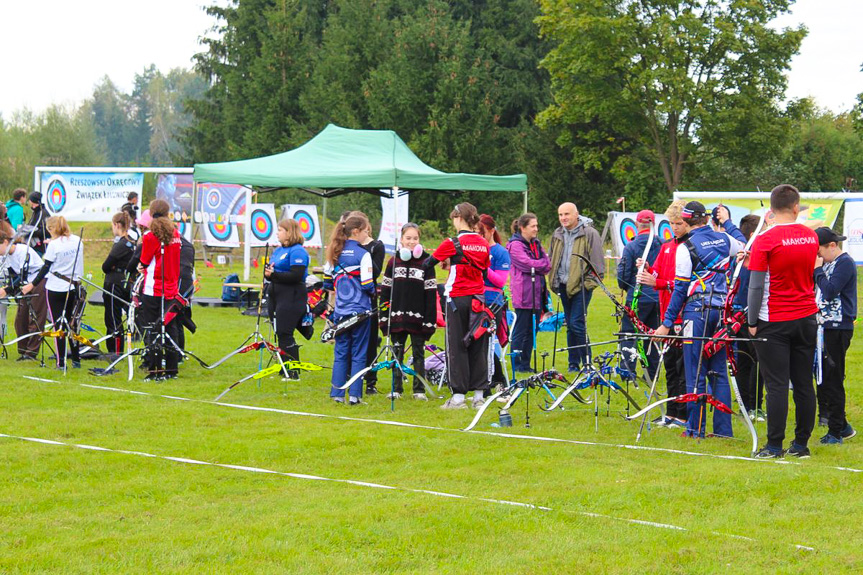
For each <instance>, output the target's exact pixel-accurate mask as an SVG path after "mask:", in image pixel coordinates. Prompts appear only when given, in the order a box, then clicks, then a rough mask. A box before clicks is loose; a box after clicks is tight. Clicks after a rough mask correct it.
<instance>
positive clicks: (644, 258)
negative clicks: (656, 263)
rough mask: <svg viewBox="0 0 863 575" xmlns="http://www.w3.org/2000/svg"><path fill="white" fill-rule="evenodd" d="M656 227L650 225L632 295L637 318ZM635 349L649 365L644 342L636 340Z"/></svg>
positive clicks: (644, 362)
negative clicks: (643, 278)
mask: <svg viewBox="0 0 863 575" xmlns="http://www.w3.org/2000/svg"><path fill="white" fill-rule="evenodd" d="M653 228H654V225H653V223H651V224H650V235H649V236H648V238H647V243H646V244H645V245H644V251H643V252H642V253H641V265H640V266H638V273H637V274H636V276H635V290H634V291H633V293H632V315H634V316H635V317H636V318H637V317H638V300H639V299H641V289H642V287H641V286H642V284H641V280H640V279H639V277H640V276H641V272H643V271H644V266H645V265H646V264H647V257H648V255H650V248H651V247H653V234H654V229H653ZM635 349H636V350H637V351H638V355H639V356H640V357H641V360H642V363H643V364H644V365H647V363H648V361H647V353H646V352H645V350H644V342H643V341H641V340H636V342H635Z"/></svg>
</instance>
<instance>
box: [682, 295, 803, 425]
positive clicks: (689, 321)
mask: <svg viewBox="0 0 863 575" xmlns="http://www.w3.org/2000/svg"><path fill="white" fill-rule="evenodd" d="M719 317H720V312H719V310H718V309H710V310H707V311H706V312H704V313H702V311H701V309H700V307H695V308H689V307H687V308H684V310H683V332H684V335H691V336H694V337H702V335H704V336H706V337H710V336H712V335H713V334H714V332H716V331H717V329H718V328H719ZM705 323H706V324H707V326H706V328H707V329H705ZM704 343H705V342H704V341H703V340H692V341H688V340H683V364H684V366H685V369H686V392H687V393H705V392H706V393H711V394H713V397H715V398H716V399H718V400H719V401H721V402H722V403H724V404H725V405H727V406H728V407H731V387H729V385H728V355H727V352H726V350H725V346H723V347H722V349H721V350H720V351H718V352H716V354H715V355H714V356H713V357H711V358H706V357H702V355H701V352H702V349H703V348H704ZM699 367H700V369H699ZM696 371H697V372H698V373H696ZM708 374H710V376H711V377H710V378H709V380H708V377H707V376H708ZM786 397H787V391H786ZM686 413H687V416H688V417H687V421H686V433H687V434H689V435H690V436H692V437H696V436H698V437H704V435H705V429H706V428H707V406H706V405H704V404H701V405H699V404H698V403H687V404H686ZM713 433H715V434H716V435H719V436H722V437H732V436H733V435H734V433H733V431H732V429H731V414H728V413H722V412H721V411H719V410H718V409H714V410H713Z"/></svg>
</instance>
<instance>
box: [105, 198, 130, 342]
mask: <svg viewBox="0 0 863 575" xmlns="http://www.w3.org/2000/svg"><path fill="white" fill-rule="evenodd" d="M130 227H131V221H130V219H129V214H127V213H126V212H117V213H116V214H114V217H112V218H111V231H112V232H114V245H113V246H111V252H110V253H109V254H108V257H107V258H105V261H104V262H102V272H103V273H104V274H105V282H104V284H103V288H104V290H105V292H107V293H108V294H110V295H106V296H105V333H108V334H111V335H112V337H109V338H108V339H107V340H105V347H107V348H108V353H109V354H121V353H123V347H124V343H125V340H124V338H123V311H124V310H126V307H127V306H126V304H124V303H123V302H122V301H120V300H124V301H131V300H130V295H129V294H130V290H129V276H128V273H127V271H126V269H127V268H128V267H129V262H130V261H131V260H132V257H133V256H134V253H135V242H134V241H133V240H132V239H131V238H130V237H129V228H130ZM111 296H116V297H111ZM118 298H119V299H118Z"/></svg>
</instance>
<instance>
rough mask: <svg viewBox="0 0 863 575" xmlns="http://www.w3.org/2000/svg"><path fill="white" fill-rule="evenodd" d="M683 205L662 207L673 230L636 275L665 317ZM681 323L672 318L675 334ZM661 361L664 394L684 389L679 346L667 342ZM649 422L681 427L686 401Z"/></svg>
mask: <svg viewBox="0 0 863 575" xmlns="http://www.w3.org/2000/svg"><path fill="white" fill-rule="evenodd" d="M684 206H686V201H685V200H675V201H674V202H672V204H671V205H670V206H668V209H667V210H665V217H667V218H668V223H669V224H671V231H673V232H674V237H673V238H672V239H670V240H668V241H667V242H665V243H663V244H662V246H661V247H660V249H659V255H658V256H656V261H655V262H653V266H652V267H651V266H650V264H646V265H645V266H644V271H643V272H641V274H640V275H639V276H638V281H639V282H640V283H642V284H644V285H648V286H653V288H654V289H655V290H656V293H657V294H658V295H659V317H665V310H667V309H668V304H669V303H670V302H671V292H673V291H674V271H675V257H676V254H677V246H679V245H680V238H682V237H683V236H684V235H685V234H686V229H685V228H684V226H683V218H682V217H681V212H682V211H683V208H684ZM640 260H641V258H639V261H637V262H636V265H639V264H640V263H641V262H640ZM682 325H683V320H682V319H681V318H680V317H679V316H678V318H677V320H676V321H675V322H674V334H675V335H680V334H681V327H682ZM662 364H663V365H664V366H665V381H666V385H667V388H668V397H674V396H676V395H683V394H684V393H686V374H685V372H684V371H683V348H680V347H677V346H674V345H672V346H669V348H668V350H667V351H666V352H665V357H664V358H663V360H662ZM653 424H654V425H668V426H673V427H684V426H685V425H686V404H685V403H677V402H674V401H672V402H670V403H668V404H666V411H665V417H664V419H663V416H661V415H660V416H659V417H658V418H657V419H655V420H654V421H653Z"/></svg>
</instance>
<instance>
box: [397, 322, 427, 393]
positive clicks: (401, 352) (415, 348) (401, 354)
mask: <svg viewBox="0 0 863 575" xmlns="http://www.w3.org/2000/svg"><path fill="white" fill-rule="evenodd" d="M390 338H391V339H392V342H393V350H394V352H395V356H396V359H397V360H399V363H402V364H403V363H404V358H405V348H406V347H407V341H408V338H410V340H411V355H412V356H413V364H412V365H411V367H412V368H413V369H414V371H415V372H417V374H419V376H420V377H422V378H425V376H426V370H425V356H426V354H425V342H426V336H425V335H423V334H421V333H408V332H406V331H397V332H394V333H392V334H391V335H390ZM393 387H394V388H395V391H396V392H397V393H403V392H404V381H403V378H402V372H401V371H400V370H398V369H394V370H393ZM413 390H414V393H425V386H424V385H423V382H422V381H420V379H419V378H418V377H416V376H414V382H413Z"/></svg>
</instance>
